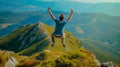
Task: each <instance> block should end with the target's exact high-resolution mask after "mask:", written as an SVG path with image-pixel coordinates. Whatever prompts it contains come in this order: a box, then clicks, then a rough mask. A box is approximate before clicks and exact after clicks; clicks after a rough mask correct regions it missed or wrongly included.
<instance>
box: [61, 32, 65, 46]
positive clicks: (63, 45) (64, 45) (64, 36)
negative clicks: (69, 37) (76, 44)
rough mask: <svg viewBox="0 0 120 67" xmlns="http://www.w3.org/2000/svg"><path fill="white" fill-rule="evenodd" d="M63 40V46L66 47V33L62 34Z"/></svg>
mask: <svg viewBox="0 0 120 67" xmlns="http://www.w3.org/2000/svg"><path fill="white" fill-rule="evenodd" d="M61 42H62V44H63V46H64V47H65V46H66V44H65V34H63V35H62V37H61Z"/></svg>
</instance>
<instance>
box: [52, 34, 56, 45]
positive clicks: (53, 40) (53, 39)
mask: <svg viewBox="0 0 120 67" xmlns="http://www.w3.org/2000/svg"><path fill="white" fill-rule="evenodd" d="M51 40H52V46H54V43H55V38H54V34H53V33H52V35H51Z"/></svg>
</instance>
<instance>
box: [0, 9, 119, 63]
mask: <svg viewBox="0 0 120 67" xmlns="http://www.w3.org/2000/svg"><path fill="white" fill-rule="evenodd" d="M53 13H54V15H55V16H56V18H59V14H60V13H63V14H65V16H66V18H67V17H68V15H69V13H68V12H61V11H53ZM0 14H1V15H0V17H1V19H0V20H1V21H0V22H1V24H4V23H13V24H12V25H8V27H4V28H0V32H2V33H0V36H3V35H4V36H5V35H7V34H9V33H10V32H11V31H13V30H15V29H16V28H18V27H20V26H24V25H28V24H34V23H37V22H39V21H42V22H44V23H46V24H48V25H50V26H54V23H53V21H52V20H51V17H50V16H49V14H48V12H47V11H46V10H45V11H32V12H1V13H0ZM66 18H65V19H66ZM16 19H17V21H16ZM9 21H10V22H9ZM119 21H120V16H110V15H106V14H102V13H74V16H73V19H72V20H71V22H70V23H68V24H67V25H66V30H67V31H69V32H71V33H73V34H74V35H75V36H77V37H78V38H79V39H80V41H81V43H82V46H83V47H84V48H86V49H88V50H90V51H91V52H93V53H95V55H96V56H97V58H98V59H100V60H101V61H102V62H104V61H113V62H115V63H120V62H119V61H120V59H119V58H120V52H119V51H120V49H119V47H120V30H119V29H120V23H119ZM108 56H112V57H108Z"/></svg>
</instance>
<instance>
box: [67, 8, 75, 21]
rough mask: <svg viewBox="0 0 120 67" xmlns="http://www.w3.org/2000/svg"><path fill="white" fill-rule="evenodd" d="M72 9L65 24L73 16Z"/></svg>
mask: <svg viewBox="0 0 120 67" xmlns="http://www.w3.org/2000/svg"><path fill="white" fill-rule="evenodd" d="M73 12H74V11H73V9H71V13H70V16H69V17H68V19H67V22H69V21H70V20H71V18H72V16H73Z"/></svg>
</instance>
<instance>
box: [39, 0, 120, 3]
mask: <svg viewBox="0 0 120 67" xmlns="http://www.w3.org/2000/svg"><path fill="white" fill-rule="evenodd" d="M37 1H48V2H50V1H76V2H85V3H103V2H107V3H111V2H112V3H113V2H117V3H118V2H120V0H37Z"/></svg>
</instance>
